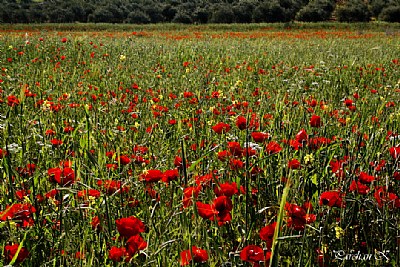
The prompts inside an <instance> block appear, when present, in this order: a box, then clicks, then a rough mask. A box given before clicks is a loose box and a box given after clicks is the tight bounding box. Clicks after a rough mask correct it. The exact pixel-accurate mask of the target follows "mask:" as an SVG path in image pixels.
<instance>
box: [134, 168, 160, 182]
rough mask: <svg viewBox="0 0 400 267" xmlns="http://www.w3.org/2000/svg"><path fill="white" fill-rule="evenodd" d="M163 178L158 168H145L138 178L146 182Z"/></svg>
mask: <svg viewBox="0 0 400 267" xmlns="http://www.w3.org/2000/svg"><path fill="white" fill-rule="evenodd" d="M162 178H163V173H162V171H160V170H147V171H145V172H144V173H143V174H142V175H141V176H140V179H142V180H145V181H146V182H149V183H152V182H158V181H160V180H161V179H162Z"/></svg>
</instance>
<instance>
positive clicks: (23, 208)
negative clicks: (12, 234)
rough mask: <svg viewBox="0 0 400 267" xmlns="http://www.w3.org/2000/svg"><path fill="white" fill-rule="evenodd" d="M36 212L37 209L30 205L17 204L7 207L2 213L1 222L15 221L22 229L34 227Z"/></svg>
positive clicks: (0, 213)
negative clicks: (34, 214)
mask: <svg viewBox="0 0 400 267" xmlns="http://www.w3.org/2000/svg"><path fill="white" fill-rule="evenodd" d="M35 212H36V209H35V207H34V206H32V205H31V204H29V203H24V204H20V203H15V204H12V205H11V206H8V205H7V206H6V209H5V210H4V211H3V212H0V215H1V217H0V220H1V221H7V220H15V221H17V222H18V223H17V225H18V226H22V227H27V226H32V225H33V224H34V220H33V213H35Z"/></svg>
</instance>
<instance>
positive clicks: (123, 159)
mask: <svg viewBox="0 0 400 267" xmlns="http://www.w3.org/2000/svg"><path fill="white" fill-rule="evenodd" d="M117 162H119V163H120V164H121V165H128V164H129V163H131V159H130V158H129V157H128V156H126V155H121V156H119V158H118V159H117Z"/></svg>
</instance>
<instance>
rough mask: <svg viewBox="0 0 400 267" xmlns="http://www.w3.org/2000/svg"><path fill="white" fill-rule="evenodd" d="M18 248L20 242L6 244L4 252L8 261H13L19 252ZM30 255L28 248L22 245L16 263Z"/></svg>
mask: <svg viewBox="0 0 400 267" xmlns="http://www.w3.org/2000/svg"><path fill="white" fill-rule="evenodd" d="M18 248H19V244H14V245H6V246H5V247H4V254H5V256H6V258H7V262H11V261H12V259H13V258H14V256H15V254H17V251H18ZM28 256H29V251H28V249H26V248H25V247H21V249H20V250H19V252H18V256H17V259H16V261H15V263H20V262H23V261H24V260H25V259H26V258H27V257H28Z"/></svg>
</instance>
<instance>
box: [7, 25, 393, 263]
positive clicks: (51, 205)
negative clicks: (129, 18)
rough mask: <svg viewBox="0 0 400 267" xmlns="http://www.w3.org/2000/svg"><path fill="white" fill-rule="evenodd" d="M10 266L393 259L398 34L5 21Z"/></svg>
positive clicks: (367, 261) (8, 260) (377, 260)
mask: <svg viewBox="0 0 400 267" xmlns="http://www.w3.org/2000/svg"><path fill="white" fill-rule="evenodd" d="M0 67H1V69H0V73H1V75H0V136H1V138H0V174H1V179H0V266H225V267H228V266H397V263H398V262H400V249H399V244H400V34H399V32H396V31H394V32H388V31H385V30H370V31H364V32H361V31H356V30H350V29H347V30H346V29H335V28H331V29H308V30H307V29H279V30H278V29H275V28H269V27H264V28H257V29H246V30H243V31H240V30H235V31H230V30H229V29H228V28H223V27H222V28H221V29H218V28H214V29H205V28H201V27H195V26H193V27H187V28H184V29H179V28H176V29H172V30H168V31H163V30H160V29H157V28H156V27H155V28H149V29H148V30H146V29H144V30H143V29H138V30H137V31H118V32H116V31H107V30H104V31H90V30H88V31H85V32H83V31H52V30H46V29H40V30H34V29H30V30H10V29H9V30H2V31H0Z"/></svg>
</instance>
